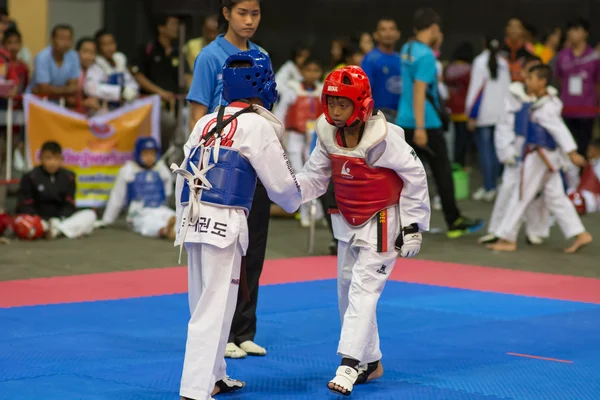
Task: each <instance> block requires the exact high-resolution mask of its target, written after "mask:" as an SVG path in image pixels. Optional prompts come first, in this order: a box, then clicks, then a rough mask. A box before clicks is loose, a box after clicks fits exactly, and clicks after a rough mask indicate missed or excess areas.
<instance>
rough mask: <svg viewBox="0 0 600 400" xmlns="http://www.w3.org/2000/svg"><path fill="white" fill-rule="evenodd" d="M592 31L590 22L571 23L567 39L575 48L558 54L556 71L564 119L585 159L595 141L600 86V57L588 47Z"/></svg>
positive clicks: (572, 47) (579, 19) (581, 20)
mask: <svg viewBox="0 0 600 400" xmlns="http://www.w3.org/2000/svg"><path fill="white" fill-rule="evenodd" d="M589 29H590V25H589V22H588V21H587V20H585V19H583V18H578V19H576V20H574V21H571V22H569V24H568V26H567V38H568V41H569V43H570V46H571V47H570V48H567V49H564V50H562V51H561V52H560V53H559V54H558V57H557V60H556V70H555V75H556V77H557V78H558V80H559V83H560V89H561V90H560V99H561V100H562V102H563V105H564V109H563V117H564V120H565V123H566V124H567V126H568V127H569V130H570V131H571V133H572V134H573V137H574V138H575V141H576V142H577V152H578V153H579V154H581V155H583V156H585V155H586V154H587V147H588V144H589V142H590V139H591V138H592V131H593V128H594V119H595V117H596V115H597V111H596V107H597V106H598V92H597V88H598V84H599V83H600V55H598V53H596V52H595V51H594V49H593V48H592V47H591V46H590V45H589V44H588V43H587V40H588V35H589Z"/></svg>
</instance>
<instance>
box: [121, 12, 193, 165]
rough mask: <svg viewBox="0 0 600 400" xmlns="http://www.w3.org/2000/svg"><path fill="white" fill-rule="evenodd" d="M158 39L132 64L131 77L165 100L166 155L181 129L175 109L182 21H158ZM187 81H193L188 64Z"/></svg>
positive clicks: (173, 18)
mask: <svg viewBox="0 0 600 400" xmlns="http://www.w3.org/2000/svg"><path fill="white" fill-rule="evenodd" d="M156 31H157V38H156V40H155V41H154V42H153V43H149V44H147V45H145V46H143V48H142V49H141V50H140V51H139V53H138V54H137V57H135V58H134V59H133V60H132V61H133V62H132V64H131V73H132V74H133V77H134V78H135V79H136V81H137V83H138V84H139V85H140V88H141V92H142V93H143V94H146V95H152V94H156V95H158V96H160V98H161V100H162V107H161V114H160V136H161V150H162V153H163V154H164V153H165V152H166V151H167V150H168V149H169V146H170V143H171V140H172V139H173V138H174V134H175V129H176V128H177V119H176V116H175V112H176V109H175V106H176V100H177V93H179V91H180V83H179V50H178V47H177V44H176V43H175V40H176V39H177V37H178V36H179V18H177V17H176V16H174V15H168V14H161V15H159V16H157V18H156ZM184 71H185V74H186V77H185V79H186V81H187V80H188V79H191V76H190V74H189V72H190V70H189V68H188V65H187V63H184Z"/></svg>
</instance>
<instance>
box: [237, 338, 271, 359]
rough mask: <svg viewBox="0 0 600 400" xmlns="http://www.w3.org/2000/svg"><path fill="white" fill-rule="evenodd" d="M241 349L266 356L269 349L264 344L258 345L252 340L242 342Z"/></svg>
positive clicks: (248, 352) (254, 354)
mask: <svg viewBox="0 0 600 400" xmlns="http://www.w3.org/2000/svg"><path fill="white" fill-rule="evenodd" d="M240 349H241V350H242V351H244V352H246V353H247V354H250V355H251V356H265V355H267V349H265V348H264V347H262V346H259V345H257V344H256V343H254V342H253V341H251V340H246V341H245V342H244V343H242V344H240Z"/></svg>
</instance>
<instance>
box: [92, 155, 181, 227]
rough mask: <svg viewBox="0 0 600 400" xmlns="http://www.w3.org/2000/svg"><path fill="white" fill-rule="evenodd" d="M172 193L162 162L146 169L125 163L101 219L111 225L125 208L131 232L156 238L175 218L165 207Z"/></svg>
mask: <svg viewBox="0 0 600 400" xmlns="http://www.w3.org/2000/svg"><path fill="white" fill-rule="evenodd" d="M172 193H173V175H172V174H171V171H169V169H168V168H167V166H166V165H165V163H164V162H162V161H158V162H157V163H156V164H155V165H154V167H152V168H151V169H146V168H143V167H141V166H140V165H139V164H138V163H137V162H135V161H127V162H126V163H125V164H124V165H123V166H122V167H121V169H120V170H119V174H118V175H117V179H116V180H115V184H114V186H113V188H112V191H111V192H110V197H109V199H108V204H107V205H106V209H105V210H104V215H103V217H102V220H103V221H104V223H106V224H112V223H114V222H115V221H116V220H117V218H118V217H119V214H120V213H121V210H122V209H123V207H125V206H127V207H128V208H127V223H128V224H129V226H130V227H131V229H132V230H133V231H134V232H136V233H139V234H140V235H142V236H148V237H158V236H159V233H160V230H161V229H162V228H164V227H166V226H167V224H168V222H169V220H170V219H171V218H172V217H174V216H175V211H174V210H172V209H170V208H169V207H167V206H166V203H167V198H168V197H169V196H170V195H171V194H172Z"/></svg>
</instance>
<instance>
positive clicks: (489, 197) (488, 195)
mask: <svg viewBox="0 0 600 400" xmlns="http://www.w3.org/2000/svg"><path fill="white" fill-rule="evenodd" d="M495 198H496V189H492V190H488V191H487V192H485V194H484V195H483V201H487V202H492V201H494V199H495Z"/></svg>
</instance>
